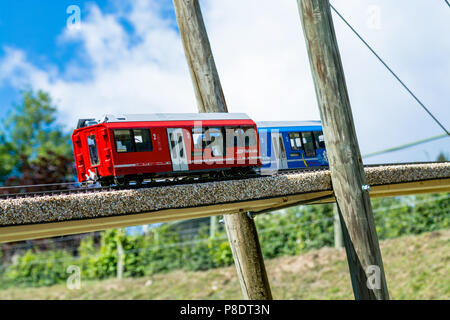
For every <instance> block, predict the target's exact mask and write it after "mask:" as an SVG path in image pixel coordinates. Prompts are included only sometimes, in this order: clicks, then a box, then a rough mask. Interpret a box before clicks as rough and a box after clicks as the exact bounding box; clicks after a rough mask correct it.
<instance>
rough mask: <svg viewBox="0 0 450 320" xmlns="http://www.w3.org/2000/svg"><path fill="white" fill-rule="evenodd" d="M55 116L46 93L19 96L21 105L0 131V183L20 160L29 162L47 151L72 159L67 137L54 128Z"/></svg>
mask: <svg viewBox="0 0 450 320" xmlns="http://www.w3.org/2000/svg"><path fill="white" fill-rule="evenodd" d="M56 112H57V109H56V108H55V107H54V106H52V101H51V98H50V96H49V95H48V93H45V92H43V91H41V90H39V91H37V92H36V93H34V92H33V91H32V90H28V91H24V92H23V100H22V102H21V104H15V105H14V109H13V110H12V111H11V112H10V113H9V114H8V116H7V117H6V119H5V121H4V122H3V127H4V129H3V130H2V131H0V163H1V164H2V165H1V166H0V182H2V181H5V180H6V178H7V176H8V175H10V174H11V172H13V171H14V170H17V171H18V170H20V166H21V162H23V160H24V159H26V160H29V161H33V160H34V159H37V158H38V157H39V156H41V157H42V156H48V155H49V153H50V151H51V152H52V154H54V155H60V156H64V157H70V158H72V147H71V143H70V134H68V133H65V132H64V131H63V129H62V127H61V126H58V125H56V124H55V121H56ZM0 128H1V126H0Z"/></svg>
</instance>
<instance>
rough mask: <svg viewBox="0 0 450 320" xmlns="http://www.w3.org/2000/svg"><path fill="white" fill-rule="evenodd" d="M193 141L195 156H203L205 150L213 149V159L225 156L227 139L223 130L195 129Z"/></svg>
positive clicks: (193, 130)
mask: <svg viewBox="0 0 450 320" xmlns="http://www.w3.org/2000/svg"><path fill="white" fill-rule="evenodd" d="M192 141H193V144H194V151H193V152H192V155H193V156H200V155H203V151H204V150H205V149H211V155H212V156H213V157H223V156H224V155H225V139H224V134H223V129H222V128H193V129H192ZM200 150H201V151H200Z"/></svg>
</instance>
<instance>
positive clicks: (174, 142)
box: [167, 128, 188, 171]
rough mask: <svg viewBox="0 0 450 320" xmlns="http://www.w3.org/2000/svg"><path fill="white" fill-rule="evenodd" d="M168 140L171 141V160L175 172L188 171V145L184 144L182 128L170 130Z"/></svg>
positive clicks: (168, 130)
mask: <svg viewBox="0 0 450 320" xmlns="http://www.w3.org/2000/svg"><path fill="white" fill-rule="evenodd" d="M167 139H168V141H169V150H170V158H171V159H172V169H173V171H187V170H188V160H187V154H186V145H185V143H184V136H183V129H182V128H168V129H167Z"/></svg>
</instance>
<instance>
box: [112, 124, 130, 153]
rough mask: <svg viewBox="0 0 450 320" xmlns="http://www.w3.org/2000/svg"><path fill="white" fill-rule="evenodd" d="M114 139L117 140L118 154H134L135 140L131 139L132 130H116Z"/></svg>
mask: <svg viewBox="0 0 450 320" xmlns="http://www.w3.org/2000/svg"><path fill="white" fill-rule="evenodd" d="M114 139H115V140H116V150H117V152H133V151H134V148H133V140H132V139H131V130H129V129H116V130H114Z"/></svg>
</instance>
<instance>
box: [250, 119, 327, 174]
mask: <svg viewBox="0 0 450 320" xmlns="http://www.w3.org/2000/svg"><path fill="white" fill-rule="evenodd" d="M256 125H257V128H258V135H259V140H260V149H261V158H262V163H263V165H262V167H261V170H285V169H297V168H306V167H320V166H328V158H327V152H326V150H325V140H324V136H323V132H322V123H321V122H320V121H264V122H256Z"/></svg>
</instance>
